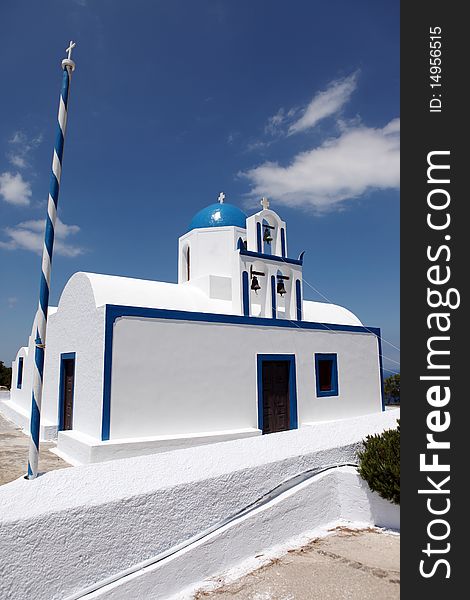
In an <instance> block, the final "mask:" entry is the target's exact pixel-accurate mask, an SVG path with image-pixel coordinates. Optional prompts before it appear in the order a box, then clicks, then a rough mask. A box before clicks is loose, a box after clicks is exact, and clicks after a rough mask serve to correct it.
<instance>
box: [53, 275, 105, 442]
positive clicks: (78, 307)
mask: <svg viewBox="0 0 470 600" xmlns="http://www.w3.org/2000/svg"><path fill="white" fill-rule="evenodd" d="M104 314H105V308H104V306H101V307H98V308H95V301H94V298H93V292H92V289H91V286H90V285H89V283H88V278H87V277H86V275H84V274H82V273H77V274H76V275H74V277H72V278H71V279H70V280H69V282H68V284H67V286H66V287H65V289H64V292H63V294H62V297H61V299H60V303H59V309H58V311H57V313H55V314H54V315H51V317H50V319H49V323H48V334H47V353H46V360H45V365H44V390H43V407H42V414H43V417H44V418H45V419H47V420H49V421H51V422H53V423H55V424H57V423H58V411H59V384H60V355H61V354H63V353H68V352H75V354H76V359H75V382H74V408H73V428H74V429H76V430H78V431H81V432H82V433H85V434H87V435H90V436H92V437H96V438H99V439H101V416H102V406H103V362H104Z"/></svg>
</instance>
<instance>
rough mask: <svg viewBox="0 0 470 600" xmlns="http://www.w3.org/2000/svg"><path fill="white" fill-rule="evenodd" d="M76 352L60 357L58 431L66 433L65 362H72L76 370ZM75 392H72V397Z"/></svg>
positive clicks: (66, 353) (63, 354)
mask: <svg viewBox="0 0 470 600" xmlns="http://www.w3.org/2000/svg"><path fill="white" fill-rule="evenodd" d="M75 357H76V355H75V352H65V353H62V354H61V355H60V377H59V415H58V427H57V428H58V430H59V431H64V401H65V398H64V377H65V361H66V360H72V361H73V363H74V370H75ZM74 391H75V390H72V397H73V394H74Z"/></svg>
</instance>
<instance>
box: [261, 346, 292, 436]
mask: <svg viewBox="0 0 470 600" xmlns="http://www.w3.org/2000/svg"><path fill="white" fill-rule="evenodd" d="M256 357H257V361H256V363H257V365H256V366H257V382H258V429H261V431H263V362H267V361H286V362H288V363H289V429H297V427H298V426H299V425H298V417H297V375H296V370H295V354H257V355H256Z"/></svg>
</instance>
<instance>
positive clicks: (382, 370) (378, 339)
mask: <svg viewBox="0 0 470 600" xmlns="http://www.w3.org/2000/svg"><path fill="white" fill-rule="evenodd" d="M374 333H375V335H376V336H377V344H378V350H379V369H380V393H381V397H382V412H383V411H384V410H385V390H384V367H383V361H382V335H381V331H380V329H378V328H377V329H376V330H375V331H374Z"/></svg>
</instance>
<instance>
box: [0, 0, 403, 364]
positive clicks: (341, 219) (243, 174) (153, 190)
mask: <svg viewBox="0 0 470 600" xmlns="http://www.w3.org/2000/svg"><path fill="white" fill-rule="evenodd" d="M70 39H73V40H76V42H77V47H76V49H75V50H74V56H73V58H74V60H75V62H76V64H77V69H76V71H75V73H74V75H73V80H72V87H71V96H70V103H69V122H68V130H67V139H66V143H65V154H64V163H63V175H62V185H61V195H60V199H59V218H60V220H61V223H62V224H61V225H60V224H59V228H58V230H57V238H56V239H57V245H56V252H55V255H54V263H53V273H52V286H51V288H52V289H51V304H54V305H55V304H57V301H58V298H59V296H60V292H61V290H62V288H63V286H64V285H65V283H66V281H67V279H68V278H69V277H70V276H71V275H72V274H73V273H74V272H76V271H92V272H98V273H109V274H116V275H123V276H131V277H140V278H145V279H158V280H163V281H176V276H177V273H176V269H177V262H176V261H177V238H178V236H180V235H182V234H183V233H184V232H185V231H186V227H187V225H188V223H189V222H190V220H191V217H192V216H193V214H194V213H196V212H197V211H198V210H199V209H200V208H201V207H203V206H206V205H208V204H210V203H212V202H215V201H216V199H217V196H218V194H219V192H220V191H221V190H223V191H224V192H225V194H226V196H227V199H226V201H228V202H231V203H234V204H237V205H239V206H241V207H242V208H244V209H245V210H246V211H247V212H248V213H250V212H255V211H256V210H258V207H259V198H260V197H261V196H262V195H267V196H268V197H269V198H270V200H271V208H273V209H274V210H276V211H277V212H278V213H279V214H280V215H281V216H282V218H283V219H284V220H286V221H287V227H288V245H289V254H290V255H291V256H294V257H297V255H298V254H299V252H300V251H302V250H306V256H305V263H304V265H305V266H304V282H308V283H305V289H304V293H305V297H306V298H307V299H313V300H324V297H326V298H328V299H330V300H331V301H333V302H336V303H338V304H341V305H343V306H346V307H347V308H349V309H350V310H352V311H353V312H354V313H356V314H357V315H358V316H359V318H360V319H361V320H362V321H363V323H365V324H366V325H371V326H378V327H381V328H382V333H383V336H384V338H385V339H386V340H387V341H388V342H390V343H391V344H392V345H390V344H388V343H385V344H384V348H383V351H384V354H385V355H386V356H387V359H386V360H385V366H386V367H387V368H388V369H390V370H391V371H395V370H398V368H399V367H398V362H399V353H398V351H397V349H396V348H395V347H394V346H396V347H399V189H398V185H399V165H398V159H399V153H398V143H399V140H398V136H399V3H398V1H395V0H388V1H385V0H382V1H381V0H379V1H377V0H367V1H366V0H355V1H354V2H351V1H350V0H330V1H329V2H319V1H313V0H309V1H295V0H294V1H292V2H285V1H278V0H256V1H254V0H251V1H243V0H242V1H237V2H235V0H231V1H217V0H214V1H208V0H205V1H204V0H200V1H192V2H190V1H189V0H185V1H182V0H171V1H170V0H167V1H160V2H151V1H150V0H146V1H143V0H133V2H113V1H111V0H99V1H98V0H95V1H92V0H43V1H42V2H37V1H32V0H31V1H28V0H25V1H22V2H10V3H2V6H1V8H0V53H1V56H2V59H1V61H0V78H1V81H2V94H1V96H0V110H1V114H2V119H1V120H0V360H3V361H4V362H5V363H9V362H11V360H12V359H13V358H14V355H15V354H16V350H17V349H18V347H19V346H21V345H23V344H24V343H25V342H26V340H27V336H28V334H29V331H30V328H31V323H32V319H33V316H34V311H35V309H36V305H37V297H38V287H39V275H40V254H39V253H38V252H39V247H40V245H41V222H42V220H43V219H44V218H45V210H46V200H47V193H48V188H49V173H50V163H51V155H52V148H53V140H54V135H55V122H56V114H57V105H58V97H59V90H60V84H61V72H60V60H61V59H62V58H63V57H64V56H65V52H64V49H65V48H66V46H67V45H68V42H69V40H70ZM308 284H310V285H311V286H313V287H310V286H309V285H308ZM313 288H314V289H313ZM315 290H318V292H320V294H319V293H318V292H317V291H315ZM322 295H323V296H324V297H322ZM387 374H390V373H387Z"/></svg>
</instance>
